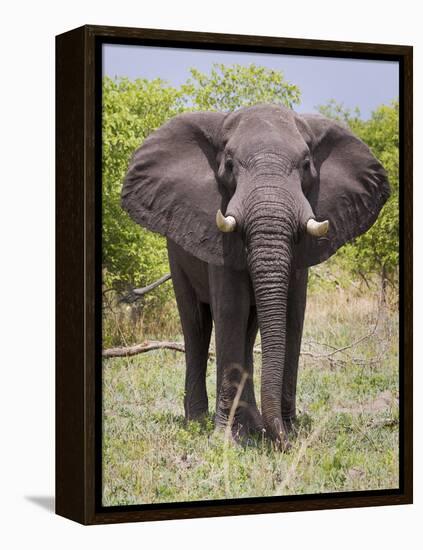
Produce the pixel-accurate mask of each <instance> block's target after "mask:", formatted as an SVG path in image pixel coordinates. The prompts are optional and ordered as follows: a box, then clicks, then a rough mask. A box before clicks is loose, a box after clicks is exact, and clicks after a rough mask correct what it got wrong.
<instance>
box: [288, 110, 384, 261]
mask: <svg viewBox="0 0 423 550" xmlns="http://www.w3.org/2000/svg"><path fill="white" fill-rule="evenodd" d="M301 118H302V119H303V121H305V123H306V124H305V125H304V126H305V128H304V129H303V130H302V131H305V132H306V133H307V134H308V136H307V140H308V142H309V143H310V144H311V150H312V156H313V160H314V165H315V167H316V172H317V178H316V180H315V182H314V183H313V185H312V186H311V189H310V192H309V194H308V195H307V199H308V201H309V202H310V205H311V207H312V209H313V211H314V214H315V216H316V220H318V221H323V220H329V231H328V233H327V234H326V235H325V236H324V237H319V238H316V237H312V236H310V235H306V234H304V235H303V236H302V238H301V239H300V241H299V243H298V244H297V250H296V259H297V262H296V267H297V268H304V267H309V266H312V265H316V264H318V263H320V262H323V261H324V260H326V259H327V258H329V257H330V256H332V254H334V253H335V252H336V251H337V250H338V248H340V247H341V246H342V245H343V244H345V243H347V242H349V241H351V240H352V239H354V238H355V237H358V236H359V235H361V234H362V233H364V232H366V231H367V230H368V229H369V228H370V227H371V226H372V225H373V224H374V222H375V221H376V219H377V217H378V215H379V212H380V210H381V209H382V207H383V205H384V204H385V202H386V200H387V199H388V197H389V194H390V189H389V183H388V178H387V174H386V172H385V170H384V168H383V166H382V165H381V164H380V162H379V161H378V160H377V159H376V158H375V156H374V155H373V154H372V152H371V151H370V149H369V148H368V147H367V145H366V144H365V143H363V142H362V141H361V140H360V139H358V138H357V137H356V136H355V135H354V134H353V133H352V132H351V131H350V130H349V129H348V128H346V127H344V126H342V125H341V124H338V123H336V122H334V121H333V120H330V119H328V118H326V117H323V116H320V115H303V116H302V117H301Z"/></svg>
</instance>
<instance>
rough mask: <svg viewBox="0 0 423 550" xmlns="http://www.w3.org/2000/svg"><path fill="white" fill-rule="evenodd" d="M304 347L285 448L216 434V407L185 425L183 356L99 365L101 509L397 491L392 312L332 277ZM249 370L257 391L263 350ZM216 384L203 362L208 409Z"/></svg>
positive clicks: (309, 317)
mask: <svg viewBox="0 0 423 550" xmlns="http://www.w3.org/2000/svg"><path fill="white" fill-rule="evenodd" d="M174 339H178V338H174ZM179 339H181V337H179ZM351 344H354V345H352V346H351V347H348V346H350V345H351ZM344 347H345V348H346V349H344V350H343V351H340V352H339V351H338V352H335V350H336V349H340V348H344ZM302 349H303V352H304V353H303V354H302V356H301V366H300V373H299V384H298V410H299V418H298V429H299V433H298V435H297V437H296V438H295V439H293V440H292V445H293V446H292V449H291V450H290V451H289V452H288V453H280V452H277V451H275V450H273V449H272V447H271V446H270V445H269V444H268V443H267V442H266V441H264V440H261V439H257V440H256V441H252V442H251V443H250V444H249V445H247V446H241V445H239V444H235V443H233V442H232V441H230V440H228V439H227V438H225V435H224V434H223V433H221V432H219V433H216V432H215V431H214V430H213V421H212V414H213V410H211V411H210V418H209V419H208V421H207V422H206V423H205V424H204V425H200V424H198V423H196V422H191V423H188V424H186V423H185V421H184V418H183V383H184V382H183V381H184V371H185V367H184V355H183V354H181V353H178V352H172V351H154V352H150V353H146V354H142V355H139V356H136V357H132V358H128V359H111V360H107V361H104V365H103V411H104V425H103V476H104V482H103V503H104V505H106V506H108V505H118V504H138V503H153V502H175V501H178V502H180V501H195V500H205V499H222V498H238V497H255V496H264V495H265V496H271V495H287V494H311V493H325V492H334V491H353V490H366V489H386V488H394V487H398V315H397V312H396V311H395V308H392V307H391V308H383V309H381V308H380V307H379V305H378V296H377V293H374V294H373V293H371V292H361V291H359V290H358V289H357V288H356V287H354V286H350V287H349V288H348V289H343V288H341V287H339V286H338V285H337V283H336V281H335V283H334V284H333V285H332V288H331V292H330V294H327V293H322V292H320V293H315V292H313V291H312V292H311V295H310V297H309V301H308V305H307V314H306V324H305V334H304V337H303V345H302ZM333 352H335V353H333ZM256 373H257V376H256V387H257V392H256V393H257V395H258V396H259V393H260V392H259V383H260V355H256ZM215 380H216V371H215V363H214V361H213V360H210V361H209V368H208V377H207V383H208V391H209V403H210V406H211V409H213V408H214V400H215Z"/></svg>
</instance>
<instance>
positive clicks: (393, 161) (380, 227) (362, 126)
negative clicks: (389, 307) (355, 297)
mask: <svg viewBox="0 0 423 550" xmlns="http://www.w3.org/2000/svg"><path fill="white" fill-rule="evenodd" d="M319 110H320V112H321V113H322V114H324V115H325V116H328V117H330V118H333V119H336V120H338V121H340V122H343V123H345V124H347V125H348V126H349V127H350V128H351V130H352V131H353V132H354V133H355V134H356V135H357V136H358V137H360V139H362V140H363V141H364V142H365V143H366V144H367V145H368V146H369V147H370V149H371V150H372V152H373V154H374V155H375V156H376V157H377V158H378V159H379V160H380V162H381V163H382V164H383V166H384V167H385V169H386V171H387V173H388V178H389V183H390V186H391V196H390V198H389V199H388V201H387V203H386V204H385V206H384V207H383V209H382V212H381V214H380V216H379V218H378V219H377V221H376V223H375V224H374V225H373V227H372V228H371V229H370V230H369V231H368V232H367V233H365V234H364V235H361V236H360V237H359V238H357V239H356V240H355V241H354V242H353V243H351V244H349V245H347V246H345V247H344V248H343V249H341V250H342V252H341V254H343V255H344V258H345V259H347V260H348V263H349V266H350V268H351V270H352V271H353V272H355V273H358V274H360V275H363V274H365V273H372V272H373V273H378V274H379V275H380V277H381V279H382V286H383V288H384V287H385V285H386V281H387V280H390V281H391V282H394V280H395V277H396V274H397V268H398V256H399V250H398V243H399V219H398V218H399V203H398V200H399V187H398V186H399V183H398V174H399V173H398V170H399V150H398V143H399V137H398V136H399V116H398V101H394V102H393V103H392V104H391V105H382V106H380V107H378V108H377V109H376V110H375V111H374V112H373V113H372V115H371V117H370V119H369V120H362V119H361V118H360V112H359V111H358V110H357V109H356V110H355V111H354V112H351V111H350V110H348V109H345V108H344V107H343V106H342V105H339V104H337V103H335V102H334V101H332V102H330V103H329V104H328V105H326V106H323V107H320V108H319Z"/></svg>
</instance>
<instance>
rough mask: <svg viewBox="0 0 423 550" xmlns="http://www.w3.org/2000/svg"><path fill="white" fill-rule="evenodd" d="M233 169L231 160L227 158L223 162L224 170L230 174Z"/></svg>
mask: <svg viewBox="0 0 423 550" xmlns="http://www.w3.org/2000/svg"><path fill="white" fill-rule="evenodd" d="M233 167H234V163H233V160H232V159H231V158H227V159H226V161H225V168H226V170H227V171H228V172H232V169H233Z"/></svg>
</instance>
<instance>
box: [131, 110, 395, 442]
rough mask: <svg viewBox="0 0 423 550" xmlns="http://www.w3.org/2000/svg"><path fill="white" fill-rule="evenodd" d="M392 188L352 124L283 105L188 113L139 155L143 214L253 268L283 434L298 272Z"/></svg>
mask: <svg viewBox="0 0 423 550" xmlns="http://www.w3.org/2000/svg"><path fill="white" fill-rule="evenodd" d="M388 196H389V185H388V181H387V177H386V173H385V171H384V169H383V167H382V166H381V164H380V163H379V162H378V161H377V160H376V159H375V157H374V156H373V155H372V153H371V152H370V150H369V148H368V147H367V146H366V145H365V144H364V143H363V142H361V141H360V140H359V139H358V138H356V137H355V136H354V135H353V134H352V133H351V132H350V131H349V130H348V129H347V128H345V127H343V126H341V125H340V124H337V123H335V122H333V121H331V120H329V119H327V118H325V117H322V116H319V115H302V116H300V115H298V114H296V113H294V112H293V111H292V110H290V109H287V108H284V107H281V106H276V105H256V106H253V107H247V108H243V109H240V110H239V111H236V112H234V113H226V114H225V113H216V112H209V113H207V112H199V113H186V114H182V115H179V116H176V117H174V118H173V119H172V120H170V121H169V122H168V123H167V124H165V125H164V126H162V127H161V128H160V129H159V130H157V131H156V132H155V133H153V134H152V135H150V136H149V137H148V138H147V139H146V140H145V142H144V144H143V145H142V146H141V147H140V148H139V149H138V150H137V151H136V152H135V154H134V156H133V158H132V161H131V163H130V167H129V170H128V173H127V176H126V179H125V182H124V186H123V190H122V205H123V208H124V209H125V210H127V212H128V213H129V214H130V216H131V217H132V218H133V219H134V220H135V221H136V222H138V223H139V224H141V225H143V226H144V227H147V228H148V229H150V230H152V231H156V232H159V233H161V234H163V235H166V236H167V237H168V238H170V239H171V240H173V241H175V242H176V243H177V244H179V245H180V246H181V247H183V248H184V249H185V250H186V251H187V252H189V253H191V254H193V255H194V256H196V257H198V258H199V259H201V260H204V261H205V262H209V263H212V264H216V265H222V266H228V267H230V268H233V269H240V270H241V269H246V268H248V270H249V272H250V275H251V279H252V282H253V287H254V292H255V298H256V305H257V313H258V319H259V325H260V331H261V341H262V352H263V356H262V357H263V366H262V387H261V402H262V414H263V421H264V425H265V427H266V431H267V433H268V434H270V435H271V437H273V438H274V439H276V440H281V441H282V440H283V439H284V433H283V432H284V430H283V423H282V417H281V394H282V383H283V366H284V357H285V332H286V306H287V292H288V283H289V276H290V272H291V270H292V269H293V268H294V267H295V268H305V267H307V266H312V265H315V264H317V263H319V262H321V261H323V260H325V259H327V258H329V256H331V255H332V254H333V253H334V252H335V251H336V250H337V249H338V248H339V247H340V246H342V245H343V244H344V243H346V242H347V241H349V240H351V239H353V238H354V237H356V236H358V235H359V234H361V233H363V232H364V231H366V230H367V229H368V228H369V227H370V226H371V225H372V224H373V223H374V221H375V220H376V218H377V216H378V213H379V211H380V209H381V208H382V206H383V204H384V203H385V201H386V200H387V198H388ZM222 213H224V214H222Z"/></svg>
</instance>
